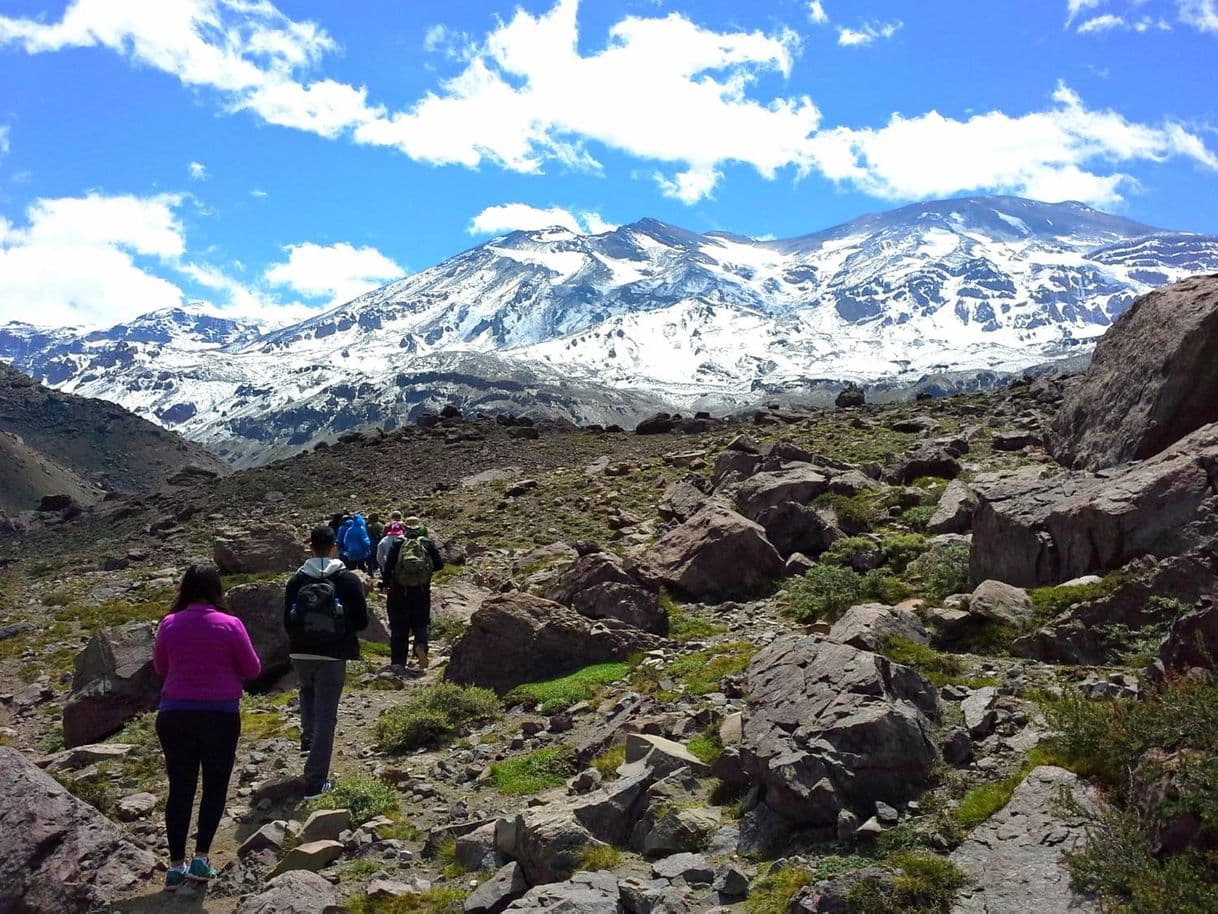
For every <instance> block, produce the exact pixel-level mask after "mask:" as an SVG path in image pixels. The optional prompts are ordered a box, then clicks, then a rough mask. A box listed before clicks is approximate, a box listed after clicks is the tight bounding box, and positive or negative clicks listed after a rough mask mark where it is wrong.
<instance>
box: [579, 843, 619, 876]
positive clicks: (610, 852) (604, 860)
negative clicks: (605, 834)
mask: <svg viewBox="0 0 1218 914" xmlns="http://www.w3.org/2000/svg"><path fill="white" fill-rule="evenodd" d="M621 862H622V852H621V851H619V850H618V849H617V848H616V847H614V846H613V845H612V844H590V845H588V846H587V847H585V848H584V849H583V850H582V851H580V853H579V866H578V869H581V870H584V871H586V872H589V873H596V872H599V871H601V870H611V869H613V868H615V867H616V866H618V865H619V864H621Z"/></svg>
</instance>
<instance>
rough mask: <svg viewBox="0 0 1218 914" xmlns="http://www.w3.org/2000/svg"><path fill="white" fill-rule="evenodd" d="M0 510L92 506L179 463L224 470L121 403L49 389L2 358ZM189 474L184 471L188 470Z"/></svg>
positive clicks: (142, 487)
mask: <svg viewBox="0 0 1218 914" xmlns="http://www.w3.org/2000/svg"><path fill="white" fill-rule="evenodd" d="M0 460H2V461H3V466H4V480H3V483H0V512H5V513H10V514H16V513H18V512H21V511H30V510H34V509H37V508H38V507H39V506H40V505H41V504H42V499H43V498H44V497H46V496H49V501H48V503H47V504H46V505H45V507H47V508H48V509H50V510H56V511H62V510H63V509H65V508H68V507H69V506H70V505H78V506H79V505H90V504H94V503H96V502H98V501H100V500H101V499H102V498H103V497H105V496H106V494H107V493H115V494H135V493H139V492H150V491H153V490H154V489H157V488H161V487H164V486H165V484H166V482H167V481H168V480H169V479H170V478H171V477H173V476H174V475H175V474H177V473H180V472H181V471H182V470H183V469H184V468H187V467H190V468H192V470H194V471H199V472H200V473H201V474H202V475H203V476H209V475H215V474H221V473H226V472H228V469H227V466H226V465H225V464H224V463H223V462H221V461H220V460H218V459H217V458H216V456H215V455H214V454H212V453H210V452H209V451H208V450H206V449H205V448H203V447H201V446H200V445H198V444H195V443H193V442H190V441H187V440H186V439H184V438H182V437H181V436H179V435H178V434H176V433H175V432H171V431H168V430H166V429H164V428H162V427H161V426H159V425H156V424H154V423H152V422H149V421H148V420H147V419H141V418H139V417H138V416H135V415H132V414H131V413H129V412H128V411H127V410H125V409H123V408H122V407H121V406H116V405H115V404H113V403H106V402H103V401H101V400H89V399H85V398H83V397H78V396H75V395H73V394H66V393H61V392H60V391H56V390H50V389H48V388H47V387H44V386H43V385H41V384H39V383H37V382H36V381H34V380H32V379H30V378H28V377H26V376H25V375H23V374H21V373H20V372H18V371H16V370H14V369H12V368H10V367H9V366H8V365H5V364H2V363H0ZM187 475H189V473H188V474H187Z"/></svg>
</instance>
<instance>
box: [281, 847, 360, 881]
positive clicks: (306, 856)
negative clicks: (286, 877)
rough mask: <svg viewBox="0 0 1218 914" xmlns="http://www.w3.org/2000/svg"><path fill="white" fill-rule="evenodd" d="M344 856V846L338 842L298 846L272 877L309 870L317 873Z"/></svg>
mask: <svg viewBox="0 0 1218 914" xmlns="http://www.w3.org/2000/svg"><path fill="white" fill-rule="evenodd" d="M342 855H343V846H342V844H340V843H339V842H337V841H311V842H309V843H308V844H298V845H296V847H294V848H292V849H291V850H290V851H288V852H287V853H286V854H285V855H284V857H283V859H282V860H281V861H279V865H278V866H277V867H275V869H274V871H273V872H272V873H271V875H272V876H278V875H279V874H281V873H286V872H288V871H289V870H309V871H311V872H314V873H316V872H317V871H318V870H320V869H321V868H322V867H326V866H329V865H330V864H331V863H333V862H334V861H335V860H337V859H338V858H339V857H341V856H342Z"/></svg>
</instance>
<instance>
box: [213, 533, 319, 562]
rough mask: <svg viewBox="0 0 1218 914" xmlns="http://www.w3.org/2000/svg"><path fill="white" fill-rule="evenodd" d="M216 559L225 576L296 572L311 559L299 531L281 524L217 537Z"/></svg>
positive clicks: (215, 545)
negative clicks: (305, 561) (306, 560)
mask: <svg viewBox="0 0 1218 914" xmlns="http://www.w3.org/2000/svg"><path fill="white" fill-rule="evenodd" d="M212 555H213V558H214V559H215V562H216V567H218V568H219V569H220V571H222V572H223V573H224V574H270V573H274V572H279V571H295V570H296V569H297V568H299V567H300V566H301V564H302V563H303V562H304V560H305V559H306V558H307V557H308V554H307V553H306V552H305V548H304V546H303V545H302V540H301V537H300V535H299V534H298V533H297V532H296V530H295V529H294V528H292V527H289V526H288V525H287V524H277V523H266V524H259V525H258V526H257V527H248V528H236V529H233V530H227V531H225V532H224V533H223V534H221V535H219V536H217V537H216V539H215V542H214V543H213V547H212Z"/></svg>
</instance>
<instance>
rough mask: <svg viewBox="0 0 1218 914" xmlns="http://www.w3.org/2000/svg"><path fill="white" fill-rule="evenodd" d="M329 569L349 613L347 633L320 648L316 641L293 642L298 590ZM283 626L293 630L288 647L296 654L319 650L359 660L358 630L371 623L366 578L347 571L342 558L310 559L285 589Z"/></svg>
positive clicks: (316, 652) (336, 657) (321, 654)
mask: <svg viewBox="0 0 1218 914" xmlns="http://www.w3.org/2000/svg"><path fill="white" fill-rule="evenodd" d="M339 569H342V570H341V571H340V570H339ZM336 572H337V573H336ZM327 573H328V578H329V580H330V581H331V582H332V583H333V584H334V590H335V591H336V592H337V594H338V601H339V602H340V603H342V605H343V609H344V610H345V612H346V615H347V634H346V635H345V636H343V637H342V638H341V639H339V640H337V641H335V642H334V643H333V644H331V645H327V646H326V647H324V648H320V649H319V648H318V647H317V646H316V645H309V646H307V647H306V646H302V645H299V644H293V643H291V641H292V637H291V631H292V629H291V626H289V625H288V616H289V614H290V613H291V612H292V604H293V603H295V602H296V594H297V593H298V592H299V590H300V588H302V587H304V585H305V584H308V583H309V582H310V581H316V580H318V579H320V578H321V577H323V576H326V575H327ZM283 627H284V629H286V630H287V631H288V633H289V634H288V641H289V647H288V649H289V651H290V652H291V653H293V654H316V655H318V656H322V657H333V658H334V659H335V660H359V637H358V635H357V633H358V632H362V631H363V630H364V629H365V628H367V627H368V600H367V597H366V596H365V595H364V582H363V581H361V580H360V579H359V578H358V577H356V576H355V575H354V574H352V573H351V572H350V571H347V570H346V569H345V567H344V566H343V563H342V562H341V561H340V560H339V559H322V558H311V559H309V560H308V561H307V562H305V563H304V565H302V566H301V567H300V570H299V571H297V572H296V574H294V575H293V576H292V579H291V580H290V581H288V586H287V589H286V590H285V591H284V594H283Z"/></svg>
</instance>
